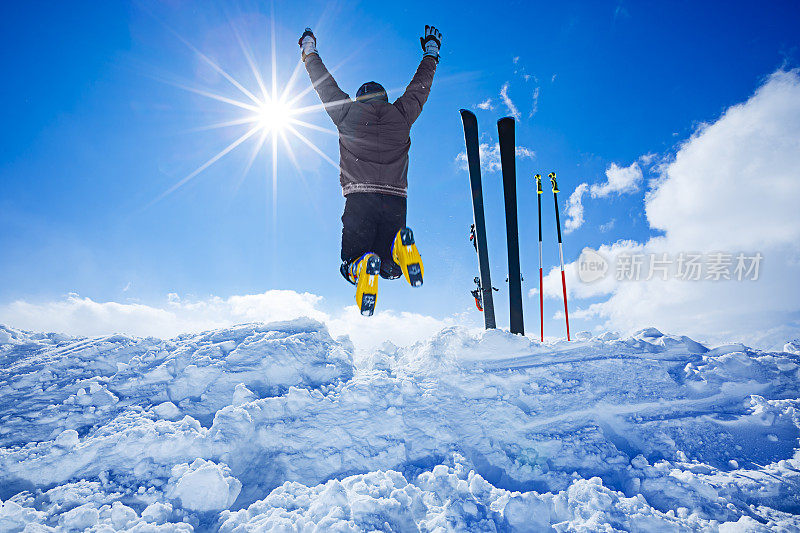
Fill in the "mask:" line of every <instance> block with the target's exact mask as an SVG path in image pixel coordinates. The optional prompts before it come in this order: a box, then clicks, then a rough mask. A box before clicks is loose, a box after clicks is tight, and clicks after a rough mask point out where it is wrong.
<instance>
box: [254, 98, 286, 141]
mask: <svg viewBox="0 0 800 533" xmlns="http://www.w3.org/2000/svg"><path fill="white" fill-rule="evenodd" d="M291 117H292V107H291V106H290V105H288V104H286V103H285V102H281V101H272V100H267V101H265V102H263V103H262V104H261V105H260V106H259V107H258V112H257V113H256V116H255V122H256V124H257V125H258V126H259V127H260V129H262V130H263V131H265V132H271V133H282V132H283V131H285V130H286V127H287V126H288V125H289V124H290V123H291Z"/></svg>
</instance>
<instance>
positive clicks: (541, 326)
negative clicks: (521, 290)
mask: <svg viewBox="0 0 800 533" xmlns="http://www.w3.org/2000/svg"><path fill="white" fill-rule="evenodd" d="M534 179H536V202H537V204H538V206H539V331H540V332H541V335H542V342H544V292H543V290H542V289H543V287H542V176H540V175H539V174H536V175H535V176H534Z"/></svg>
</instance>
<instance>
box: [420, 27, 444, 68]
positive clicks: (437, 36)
mask: <svg viewBox="0 0 800 533" xmlns="http://www.w3.org/2000/svg"><path fill="white" fill-rule="evenodd" d="M419 43H420V44H421V45H422V57H425V56H431V57H433V58H434V59H435V60H436V61H439V49H440V48H441V47H442V34H441V32H440V31H439V30H437V29H436V28H435V27H433V26H427V25H426V26H425V35H423V36H422V37H420V38H419Z"/></svg>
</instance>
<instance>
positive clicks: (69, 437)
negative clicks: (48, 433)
mask: <svg viewBox="0 0 800 533" xmlns="http://www.w3.org/2000/svg"><path fill="white" fill-rule="evenodd" d="M79 440H80V439H79V438H78V432H77V431H75V430H74V429H65V430H64V431H62V432H61V433H60V434H59V435H58V437H56V440H55V445H56V446H61V447H62V448H64V449H67V450H71V449H73V448H75V447H76V446H77V445H78V442H79Z"/></svg>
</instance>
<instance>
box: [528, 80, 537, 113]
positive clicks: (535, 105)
mask: <svg viewBox="0 0 800 533" xmlns="http://www.w3.org/2000/svg"><path fill="white" fill-rule="evenodd" d="M537 111H539V87H537V88H535V89H534V90H533V105H532V106H531V112H530V114H529V115H528V117H529V118H530V117H533V115H535V114H536V112H537Z"/></svg>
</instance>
